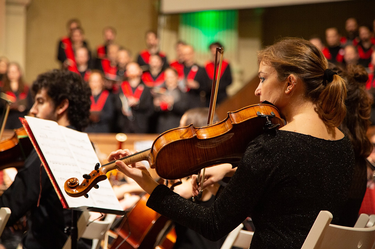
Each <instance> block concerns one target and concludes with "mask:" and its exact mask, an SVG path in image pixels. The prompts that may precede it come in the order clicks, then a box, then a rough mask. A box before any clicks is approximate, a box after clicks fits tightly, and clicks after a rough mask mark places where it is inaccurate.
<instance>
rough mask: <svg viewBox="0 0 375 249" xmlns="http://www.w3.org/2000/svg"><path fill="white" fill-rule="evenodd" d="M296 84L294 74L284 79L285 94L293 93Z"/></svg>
mask: <svg viewBox="0 0 375 249" xmlns="http://www.w3.org/2000/svg"><path fill="white" fill-rule="evenodd" d="M296 84H297V77H296V76H295V75H294V74H290V75H289V76H288V77H287V78H286V89H285V93H287V94H289V93H291V92H292V91H293V89H294V87H295V86H296Z"/></svg>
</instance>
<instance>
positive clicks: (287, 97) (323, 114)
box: [108, 38, 355, 249]
mask: <svg viewBox="0 0 375 249" xmlns="http://www.w3.org/2000/svg"><path fill="white" fill-rule="evenodd" d="M258 62H259V71H258V75H259V80H260V82H259V85H258V87H257V89H256V90H255V94H256V95H257V96H259V98H260V101H261V102H263V101H268V102H270V103H272V104H273V105H275V106H276V107H277V108H278V110H279V111H280V113H281V115H282V116H283V117H285V121H286V124H285V125H284V126H282V127H281V128H279V129H276V128H270V129H266V130H265V131H264V132H263V133H261V134H259V135H258V136H257V137H256V138H254V139H252V140H251V141H249V143H248V144H247V147H246V148H245V150H244V154H243V157H242V159H241V161H240V163H239V165H238V167H237V170H236V172H235V173H234V175H233V176H232V178H231V180H230V181H229V183H228V184H227V185H226V187H225V188H224V189H223V190H222V191H221V194H220V195H219V196H218V197H217V199H216V200H215V201H214V203H213V204H212V205H211V206H210V207H203V206H201V205H197V204H196V203H192V202H189V201H188V200H186V199H184V198H182V197H180V196H179V195H177V194H176V193H174V192H172V191H171V190H170V189H169V188H167V187H166V186H163V185H159V184H158V183H157V182H155V181H154V180H153V179H152V178H151V177H150V174H149V173H148V172H147V170H146V169H145V167H144V166H143V165H142V164H141V163H137V164H136V165H125V164H124V163H123V162H122V161H117V162H116V165H117V166H118V167H119V169H120V171H122V172H123V173H124V174H126V175H127V176H129V177H131V178H133V179H134V180H135V181H136V182H137V183H138V184H139V185H140V186H141V187H142V188H143V189H144V190H145V191H146V192H147V193H149V194H150V197H149V199H148V202H147V206H148V207H150V208H152V209H154V210H155V211H156V212H158V213H160V214H162V215H165V216H167V217H169V218H171V219H172V220H174V221H176V222H178V223H180V224H181V225H183V226H187V227H189V228H191V229H193V230H195V231H197V232H199V233H201V234H202V235H203V236H205V237H206V238H208V239H211V240H218V239H220V238H221V237H223V236H224V235H225V234H228V233H229V232H230V231H232V230H233V229H234V228H235V227H237V226H238V224H239V223H241V222H242V221H243V220H244V219H245V218H246V217H251V218H252V220H253V223H254V226H255V233H254V236H253V239H252V241H251V245H250V248H252V249H255V248H301V246H302V244H303V242H304V240H305V238H306V236H307V234H308V233H309V230H310V228H311V226H312V224H313V223H314V221H315V219H316V217H317V215H318V214H319V212H320V211H321V210H328V211H330V212H331V213H332V214H333V223H335V224H340V222H341V220H342V219H343V218H344V217H343V208H345V207H344V205H343V204H344V203H346V201H347V200H348V192H349V188H350V183H351V181H352V179H353V170H354V167H355V157H354V152H353V148H352V145H351V143H350V141H349V139H348V138H347V137H346V136H345V135H344V134H343V133H342V132H341V131H340V130H339V129H338V128H337V127H338V126H339V125H340V124H341V123H342V121H343V119H344V117H345V115H346V107H345V97H346V86H345V81H344V80H343V79H342V78H341V77H340V76H339V75H337V74H335V73H334V72H333V71H332V70H330V69H328V62H327V60H326V59H325V57H324V56H323V54H322V52H321V51H319V50H318V49H317V48H316V47H315V46H314V45H312V44H311V43H310V42H308V41H306V40H303V39H298V38H289V39H284V40H281V41H279V42H277V43H275V44H274V45H272V46H270V47H268V48H266V49H264V50H262V51H260V52H259V54H258ZM254 111H256V110H254ZM261 112H263V111H261ZM245 126H246V124H245ZM248 129H251V124H249V125H248ZM228 135H229V134H228ZM222 138H223V140H224V141H223V144H224V145H225V144H226V143H227V142H226V141H228V140H226V139H224V138H225V136H223V137H222ZM228 146H229V145H228ZM210 149H211V148H210ZM202 150H204V151H209V150H208V149H207V148H203V149H202ZM184 152H185V151H184ZM129 154H131V153H130V151H129V150H119V151H115V152H112V153H111V154H110V156H109V158H108V159H109V160H116V159H118V158H120V157H122V156H126V155H129ZM176 154H177V153H176ZM185 154H187V153H186V152H185ZM181 155H182V153H181ZM186 156H188V155H186ZM181 157H182V158H181V160H184V158H183V156H181ZM223 161H224V160H223ZM166 163H167V162H166ZM159 166H160V167H162V166H161V165H159ZM172 168H173V166H172ZM194 194H195V195H196V194H197V193H196V192H194ZM286 224H287V226H286Z"/></svg>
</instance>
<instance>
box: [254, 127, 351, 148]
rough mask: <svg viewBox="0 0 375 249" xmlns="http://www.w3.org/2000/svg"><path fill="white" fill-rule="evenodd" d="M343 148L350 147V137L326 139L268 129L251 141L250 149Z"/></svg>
mask: <svg viewBox="0 0 375 249" xmlns="http://www.w3.org/2000/svg"><path fill="white" fill-rule="evenodd" d="M302 146H303V147H306V146H308V147H312V148H313V147H317V148H319V147H322V146H323V147H324V148H335V149H337V148H343V147H350V141H349V139H348V138H347V137H346V136H344V137H343V138H342V139H338V140H325V139H321V138H317V137H314V136H311V135H306V134H302V133H298V132H292V131H285V130H277V129H272V130H267V131H265V132H263V133H262V134H260V135H259V136H257V137H256V138H255V139H254V140H253V141H251V142H250V143H249V146H248V149H258V150H260V149H262V150H263V151H268V150H271V151H274V150H285V149H290V148H297V149H298V148H300V147H302Z"/></svg>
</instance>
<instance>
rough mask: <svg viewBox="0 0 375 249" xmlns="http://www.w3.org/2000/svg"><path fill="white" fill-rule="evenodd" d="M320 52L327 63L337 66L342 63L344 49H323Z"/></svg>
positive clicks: (337, 47) (339, 47) (338, 47)
mask: <svg viewBox="0 0 375 249" xmlns="http://www.w3.org/2000/svg"><path fill="white" fill-rule="evenodd" d="M322 52H323V54H324V56H325V57H326V58H327V60H328V61H329V62H332V63H335V64H337V63H342V62H343V61H344V49H343V48H342V47H341V46H336V47H328V48H327V47H325V48H324V49H323V50H322Z"/></svg>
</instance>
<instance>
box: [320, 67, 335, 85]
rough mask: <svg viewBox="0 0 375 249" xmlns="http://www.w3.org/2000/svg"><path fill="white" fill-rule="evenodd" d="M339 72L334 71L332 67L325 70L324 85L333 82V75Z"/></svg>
mask: <svg viewBox="0 0 375 249" xmlns="http://www.w3.org/2000/svg"><path fill="white" fill-rule="evenodd" d="M335 74H337V73H336V72H334V71H332V70H331V69H326V70H324V76H323V85H325V86H326V85H328V83H331V82H332V81H333V75H335Z"/></svg>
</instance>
